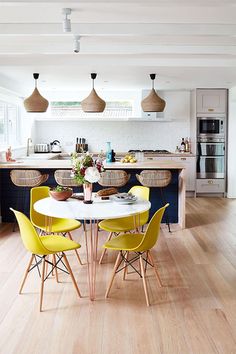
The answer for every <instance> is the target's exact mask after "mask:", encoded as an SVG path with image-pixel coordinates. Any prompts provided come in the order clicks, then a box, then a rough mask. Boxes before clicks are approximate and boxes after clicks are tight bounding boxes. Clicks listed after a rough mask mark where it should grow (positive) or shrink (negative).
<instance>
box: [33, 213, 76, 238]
mask: <svg viewBox="0 0 236 354" xmlns="http://www.w3.org/2000/svg"><path fill="white" fill-rule="evenodd" d="M44 219H45V217H44ZM32 224H33V225H34V226H35V227H37V228H38V229H40V230H43V231H45V232H46V231H47V229H48V228H47V227H46V226H45V222H44V223H43V224H41V223H40V220H39V223H38V222H37V224H35V223H34V222H32ZM80 226H81V223H80V222H79V221H77V220H73V219H63V218H52V225H51V224H50V232H51V233H55V234H60V233H67V232H70V231H73V230H76V229H78V228H79V227H80Z"/></svg>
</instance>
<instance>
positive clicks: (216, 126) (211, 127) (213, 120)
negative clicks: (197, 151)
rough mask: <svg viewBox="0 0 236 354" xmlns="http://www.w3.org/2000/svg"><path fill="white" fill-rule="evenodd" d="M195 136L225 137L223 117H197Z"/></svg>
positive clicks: (199, 137)
mask: <svg viewBox="0 0 236 354" xmlns="http://www.w3.org/2000/svg"><path fill="white" fill-rule="evenodd" d="M197 138H198V139H201V138H206V139H208V138H213V139H219V138H221V139H225V117H224V116H222V117H198V118H197Z"/></svg>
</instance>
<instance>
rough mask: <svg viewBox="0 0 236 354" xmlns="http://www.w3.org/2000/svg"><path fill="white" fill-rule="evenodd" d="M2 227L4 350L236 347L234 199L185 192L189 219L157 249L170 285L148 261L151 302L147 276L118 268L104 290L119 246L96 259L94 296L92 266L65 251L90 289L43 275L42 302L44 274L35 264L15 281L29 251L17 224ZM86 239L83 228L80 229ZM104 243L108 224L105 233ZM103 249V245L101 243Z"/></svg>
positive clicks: (169, 351)
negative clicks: (93, 293) (91, 295)
mask: <svg viewBox="0 0 236 354" xmlns="http://www.w3.org/2000/svg"><path fill="white" fill-rule="evenodd" d="M11 227H12V226H11V225H8V224H5V225H1V228H0V353H3V354H10V353H17V354H21V353H24V354H26V353H27V354H32V353H33V354H36V353H37V354H55V353H56V354H60V353H62V354H64V353H67V354H70V353H74V354H75V353H76V354H77V353H79V354H87V353H88V354H90V353H91V354H92V353H94V354H112V353H114V354H116V353H117V354H119V353H123V354H126V353H127V354H138V353H142V354H143V353H148V354H152V353H153V354H154V353H155V354H156V353H160V354H175V353H176V354H177V353H179V354H190V353H194V354H210V353H222V354H228V353H229V354H233V353H236V200H228V199H220V198H197V199H193V198H189V199H187V228H186V229H185V230H184V231H175V232H173V233H172V234H169V233H168V231H167V229H166V227H165V226H164V227H163V228H162V231H161V234H160V239H159V243H158V245H157V246H156V247H155V250H154V255H155V260H156V264H157V266H158V268H159V272H160V276H161V279H162V281H163V283H164V285H165V287H163V288H158V286H157V283H156V279H155V275H154V273H153V272H152V271H151V270H150V271H148V288H149V292H150V299H151V303H152V306H150V308H147V307H146V304H145V297H144V292H143V288H142V281H141V279H140V278H138V277H137V276H136V275H134V274H129V275H128V279H127V280H126V281H123V280H122V277H121V276H117V279H116V280H115V283H114V285H113V288H112V290H111V294H110V298H109V299H108V300H105V299H104V293H105V288H106V285H107V283H108V280H109V277H110V274H111V270H112V266H113V264H114V260H115V254H113V253H112V252H110V253H109V254H108V256H106V258H105V260H104V264H103V265H101V266H99V267H98V274H97V300H96V301H95V302H93V303H91V302H90V301H89V300H88V297H87V295H88V290H87V278H86V266H79V265H78V263H77V259H76V257H75V256H74V254H73V253H70V254H69V256H68V258H69V260H70V262H71V265H72V268H73V270H74V272H75V275H76V279H77V281H78V284H79V287H80V290H81V292H82V295H84V297H83V298H82V299H79V298H78V297H77V295H76V293H75V291H74V288H73V286H72V283H71V281H70V279H69V278H68V276H67V275H63V274H61V273H59V275H60V280H61V283H60V284H57V283H56V281H55V279H54V278H53V277H51V278H50V279H49V280H48V281H47V282H46V283H45V295H44V309H45V311H44V312H43V313H39V311H38V301H39V296H38V295H39V277H38V276H37V272H35V273H34V274H30V276H29V279H28V280H27V282H26V286H25V289H24V292H23V294H22V295H18V288H19V284H20V281H21V279H22V275H23V271H24V269H25V267H26V264H27V262H28V259H29V254H27V253H26V251H25V249H24V248H23V245H22V243H21V239H20V237H19V233H18V232H15V233H12V232H11ZM73 236H74V238H75V239H76V240H78V241H79V242H81V244H82V248H81V252H80V253H81V257H82V259H83V260H85V245H84V241H83V236H82V232H81V231H79V233H78V232H74V234H73ZM99 239H100V244H102V243H103V241H104V240H105V234H104V233H102V232H100V233H99ZM99 252H100V248H99Z"/></svg>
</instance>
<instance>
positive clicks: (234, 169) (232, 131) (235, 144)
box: [227, 87, 236, 198]
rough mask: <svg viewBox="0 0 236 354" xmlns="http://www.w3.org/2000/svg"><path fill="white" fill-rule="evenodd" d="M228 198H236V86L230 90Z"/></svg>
mask: <svg viewBox="0 0 236 354" xmlns="http://www.w3.org/2000/svg"><path fill="white" fill-rule="evenodd" d="M227 195H228V198H236V87H233V88H232V89H230V90H229V120H228V194H227Z"/></svg>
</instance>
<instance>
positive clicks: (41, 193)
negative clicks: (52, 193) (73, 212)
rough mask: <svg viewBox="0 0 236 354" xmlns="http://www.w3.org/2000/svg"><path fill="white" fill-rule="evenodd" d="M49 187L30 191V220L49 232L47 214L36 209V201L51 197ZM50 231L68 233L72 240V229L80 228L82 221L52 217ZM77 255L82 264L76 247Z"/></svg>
mask: <svg viewBox="0 0 236 354" xmlns="http://www.w3.org/2000/svg"><path fill="white" fill-rule="evenodd" d="M49 189H50V188H49V187H48V186H41V187H35V188H32V189H31V192H30V220H31V222H32V224H33V225H34V226H35V227H37V228H38V229H40V230H42V231H44V232H45V233H47V231H48V227H47V225H46V224H45V216H44V215H42V214H40V213H38V212H37V211H36V210H34V203H35V202H37V201H38V200H40V199H43V198H47V197H49ZM50 219H51V220H50V233H55V234H63V235H65V234H68V236H69V238H70V239H71V240H72V236H71V233H70V232H71V231H73V230H76V229H78V228H79V227H80V226H81V222H79V221H77V220H73V219H66V218H50ZM75 253H76V256H77V258H78V261H79V263H80V264H82V262H81V259H80V256H79V254H78V252H77V250H76V249H75Z"/></svg>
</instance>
